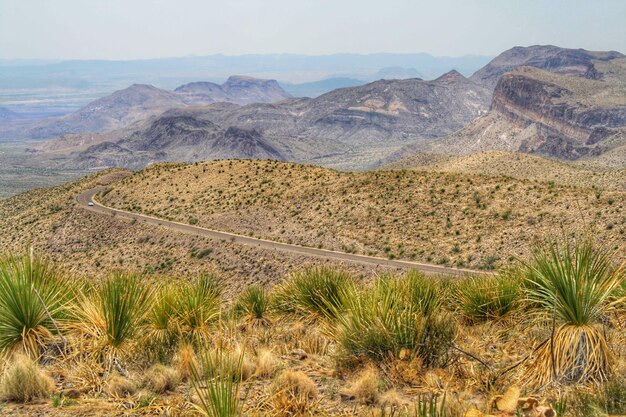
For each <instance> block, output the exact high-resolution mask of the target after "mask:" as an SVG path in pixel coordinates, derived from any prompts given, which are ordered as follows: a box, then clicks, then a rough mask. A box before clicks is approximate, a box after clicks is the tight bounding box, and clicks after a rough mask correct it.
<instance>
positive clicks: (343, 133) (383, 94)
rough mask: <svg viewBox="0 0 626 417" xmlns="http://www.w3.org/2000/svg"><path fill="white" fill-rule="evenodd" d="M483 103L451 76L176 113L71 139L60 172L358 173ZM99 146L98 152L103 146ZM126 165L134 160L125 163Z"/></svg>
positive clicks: (480, 109)
mask: <svg viewBox="0 0 626 417" xmlns="http://www.w3.org/2000/svg"><path fill="white" fill-rule="evenodd" d="M489 98H490V93H489V90H488V89H486V88H485V87H482V86H480V85H478V84H476V83H474V82H472V81H471V80H469V79H467V78H465V77H463V76H462V75H461V74H460V73H458V72H456V71H451V72H449V73H447V74H444V75H443V76H441V77H439V78H437V79H436V80H433V81H424V80H420V79H407V80H380V81H376V82H373V83H370V84H367V85H364V86H358V87H351V88H342V89H338V90H334V91H332V92H330V93H327V94H323V95H321V96H319V97H317V98H314V99H306V98H304V99H302V98H301V99H286V100H283V101H280V102H276V103H272V104H264V103H256V104H250V105H246V106H237V105H235V104H229V103H217V104H213V105H209V106H205V107H189V108H179V109H176V110H172V111H169V112H167V113H164V114H162V115H161V116H158V117H156V118H154V119H152V120H149V121H146V122H144V123H143V124H142V126H141V127H139V128H132V129H126V130H121V131H119V132H117V133H115V132H111V133H110V134H107V135H102V136H93V135H90V137H89V139H88V140H85V139H82V137H80V136H79V137H78V138H73V140H74V143H77V144H80V145H79V146H77V147H76V148H75V149H73V150H72V149H71V147H68V140H64V141H63V142H62V144H58V143H57V144H54V142H55V141H59V140H61V139H57V140H55V141H52V142H53V143H50V142H48V143H46V144H44V145H42V146H41V147H39V151H40V152H48V151H49V150H50V149H57V150H58V149H60V147H63V150H64V152H74V153H73V155H72V157H71V158H70V160H69V161H67V164H66V166H80V167H93V166H100V165H99V164H103V165H107V166H111V165H114V166H126V167H131V168H137V167H140V166H144V165H145V164H147V163H151V162H156V161H196V160H202V159H216V158H224V157H229V158H272V159H284V160H290V161H300V162H311V163H316V164H321V165H326V166H332V167H339V168H350V169H363V168H366V167H368V166H371V165H372V164H373V163H375V161H377V160H378V159H380V158H381V157H384V156H385V155H388V154H389V153H391V152H393V151H395V150H397V149H398V148H400V147H401V146H403V145H406V144H407V143H411V142H415V141H423V140H426V139H429V138H435V137H441V136H445V135H448V134H450V133H452V132H454V131H456V130H458V129H460V128H461V127H463V126H464V125H466V124H467V123H468V122H470V121H471V120H473V119H474V118H476V117H478V116H480V115H483V114H485V113H486V112H487V109H488V107H487V106H488V103H489ZM103 143H106V145H103ZM131 155H135V159H132V157H131Z"/></svg>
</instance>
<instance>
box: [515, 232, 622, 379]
mask: <svg viewBox="0 0 626 417" xmlns="http://www.w3.org/2000/svg"><path fill="white" fill-rule="evenodd" d="M605 249H606V248H601V247H596V246H595V245H594V243H593V241H592V240H590V239H584V240H581V241H579V242H576V243H575V244H569V242H557V241H552V242H550V243H548V244H547V245H545V246H542V247H539V248H537V249H535V251H534V254H533V258H532V260H531V262H529V263H528V264H527V268H528V297H529V300H530V301H531V302H532V303H534V305H535V306H536V307H537V309H538V311H539V312H540V313H541V314H542V316H543V317H544V318H547V319H548V320H552V321H553V322H554V324H555V326H554V331H553V335H552V336H551V337H550V339H548V340H546V342H545V343H544V344H543V345H542V346H541V347H540V348H539V349H538V351H537V355H536V361H535V363H534V366H532V367H531V368H529V372H530V376H531V378H532V379H531V380H532V381H534V382H536V383H538V384H544V383H547V382H549V381H552V380H560V381H563V382H568V383H572V382H583V381H588V380H592V381H604V380H606V379H607V377H608V376H609V374H610V373H611V364H612V352H611V350H610V349H609V346H608V343H607V340H606V338H605V334H604V331H603V329H602V328H601V322H602V320H603V319H604V318H605V317H606V316H607V314H608V313H609V312H610V311H611V310H612V309H613V308H614V306H615V301H614V300H613V295H614V293H615V291H616V289H617V288H619V286H620V285H621V284H622V282H623V281H624V279H625V273H624V272H625V271H624V268H623V266H616V265H614V263H613V259H614V256H613V255H614V254H613V253H612V252H610V251H608V250H605ZM612 300H613V301H612Z"/></svg>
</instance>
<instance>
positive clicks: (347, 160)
mask: <svg viewBox="0 0 626 417" xmlns="http://www.w3.org/2000/svg"><path fill="white" fill-rule="evenodd" d="M416 71H417V70H415V69H412V68H411V67H408V66H407V67H402V66H396V67H383V69H382V70H381V71H380V72H379V73H378V75H379V76H385V75H393V76H397V77H399V78H402V77H404V76H412V75H418V73H417V72H416ZM419 71H420V72H421V71H422V69H421V68H420V70H419ZM419 75H421V74H419ZM333 82H337V83H338V85H341V84H343V83H347V84H350V83H354V84H357V85H355V86H352V87H348V88H337V89H335V90H333V91H330V92H328V93H324V94H321V95H319V96H317V97H315V98H301V97H300V98H298V97H291V94H289V92H287V91H286V90H285V89H284V88H282V87H281V85H280V84H279V83H278V82H276V81H274V80H262V79H256V78H253V77H249V76H231V77H229V78H228V80H227V81H226V82H225V83H223V84H216V83H213V82H209V81H199V82H192V83H187V84H184V85H181V86H179V87H177V88H175V89H174V90H172V91H169V90H163V89H159V88H156V87H154V86H149V85H132V86H130V87H128V88H126V89H123V90H120V91H116V92H115V93H113V94H111V95H110V96H107V97H103V98H101V99H99V100H96V101H94V102H92V103H90V104H88V105H87V106H85V107H83V108H81V109H80V110H78V111H77V112H74V113H71V114H69V115H66V116H63V117H60V118H51V119H45V120H41V121H37V122H35V123H33V122H32V121H28V120H26V121H24V120H15V119H14V117H15V115H14V114H13V113H12V112H10V111H8V112H4V113H2V114H6V116H4V117H5V118H7V120H9V121H8V122H6V123H3V125H2V127H0V130H3V131H4V133H3V134H4V137H5V138H8V137H12V138H15V137H16V135H22V137H27V138H31V139H32V138H35V139H43V138H50V139H51V140H48V141H45V142H43V143H40V144H38V145H35V146H32V145H31V146H30V152H31V155H30V159H31V161H33V164H39V165H38V166H46V167H54V168H55V169H57V168H58V169H79V170H84V169H99V168H103V167H110V166H116V167H126V168H133V169H139V168H143V167H145V166H146V165H149V164H151V163H154V162H162V161H180V162H185V161H186V162H188V161H200V160H212V159H225V158H239V159H241V158H245V159H277V160H285V161H293V162H299V163H311V164H316V165H322V166H326V167H331V168H338V169H348V170H355V169H356V170H363V169H370V168H375V167H379V166H382V165H385V164H390V163H391V165H388V166H391V167H403V168H411V167H412V166H413V165H416V166H422V167H424V166H425V165H424V158H423V157H422V156H419V155H426V154H427V155H444V156H446V158H447V157H450V156H455V155H470V154H475V153H480V152H485V151H492V150H497V151H504V152H523V153H532V154H536V155H539V156H543V157H549V158H557V159H561V160H564V161H579V162H582V161H584V163H585V164H587V165H588V166H589V164H591V165H593V166H595V167H596V168H599V169H606V168H617V169H620V168H623V167H624V165H625V160H626V134H625V132H626V87H625V85H626V58H625V57H624V55H622V54H621V53H619V52H614V51H608V52H591V51H585V50H580V49H577V50H574V49H564V48H558V47H555V46H532V47H528V48H522V47H515V48H512V49H510V50H508V51H505V52H503V53H502V54H501V55H499V56H498V57H496V58H495V59H493V60H492V61H491V62H489V63H488V64H487V65H486V66H485V67H483V68H481V69H479V70H478V71H476V72H475V73H474V74H473V75H472V76H471V77H469V78H466V77H465V76H463V75H462V74H461V73H459V72H458V71H456V70H451V71H448V72H446V73H444V75H441V76H439V77H437V78H435V79H433V80H424V79H421V78H419V77H413V78H407V79H381V80H377V81H374V82H371V83H368V84H365V85H360V84H359V80H356V79H350V78H347V79H341V80H339V81H337V80H335V81H332V80H326V81H320V82H319V83H320V85H318V86H317V88H327V87H328V86H329V85H332V83H333ZM325 83H326V87H323V86H322V85H324V84H325ZM314 84H315V83H312V84H311V85H310V86H309V87H310V88H316V87H315V86H314ZM416 155H418V156H416ZM431 160H432V161H437V160H439V157H433V158H432V159H431ZM482 160H483V161H486V160H493V158H491V159H489V158H483V159H482ZM395 161H398V162H395ZM416 161H417V164H415V162H416ZM468 164H469V163H468ZM455 166H457V167H458V163H457V164H456V165H455ZM469 166H475V165H472V164H469ZM596 168H594V169H596ZM468 169H470V170H471V169H473V168H468ZM555 169H560V168H558V167H556V166H555ZM620 172H622V171H620ZM607 178H608V177H607Z"/></svg>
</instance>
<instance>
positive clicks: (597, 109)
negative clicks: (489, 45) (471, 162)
mask: <svg viewBox="0 0 626 417" xmlns="http://www.w3.org/2000/svg"><path fill="white" fill-rule="evenodd" d="M592 64H593V66H594V68H595V69H596V71H597V76H596V78H597V79H587V78H580V77H577V76H574V75H564V74H558V73H553V72H549V71H544V70H540V69H537V68H532V67H522V68H518V69H517V70H515V71H512V72H509V73H507V74H505V75H503V76H502V77H501V78H500V81H499V82H498V84H497V86H496V89H495V91H494V94H493V100H492V103H491V110H490V112H489V114H488V115H486V116H484V117H481V118H478V119H476V120H474V121H472V122H471V123H470V124H469V125H467V126H466V127H465V128H463V129H461V130H460V131H458V132H456V133H454V134H453V135H450V136H449V137H447V138H445V139H442V140H438V141H431V142H429V143H427V144H418V145H415V146H411V147H407V148H405V149H403V150H401V151H399V152H398V153H397V154H396V155H395V158H396V159H399V158H401V157H405V156H407V155H410V154H411V153H414V152H427V153H439V154H448V155H468V154H471V153H474V152H481V151H486V150H503V151H509V152H526V153H534V154H539V155H544V156H549V157H556V158H560V159H564V160H589V161H598V160H599V159H600V158H602V160H603V161H604V162H603V164H604V165H606V166H613V167H623V166H624V165H625V164H626V158H624V156H626V152H624V151H625V149H626V147H625V145H626V59H615V60H610V61H593V62H592Z"/></svg>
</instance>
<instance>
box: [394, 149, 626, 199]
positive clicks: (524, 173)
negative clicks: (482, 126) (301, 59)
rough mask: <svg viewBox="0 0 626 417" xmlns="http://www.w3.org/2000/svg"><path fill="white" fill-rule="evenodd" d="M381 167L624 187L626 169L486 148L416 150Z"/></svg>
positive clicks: (610, 187) (562, 183)
mask: <svg viewBox="0 0 626 417" xmlns="http://www.w3.org/2000/svg"><path fill="white" fill-rule="evenodd" d="M384 169H395V170H398V169H411V170H417V171H437V172H454V173H460V174H463V173H465V174H474V175H488V176H509V177H513V178H517V179H526V180H532V181H542V182H553V183H556V184H560V185H569V186H578V187H585V188H598V189H600V190H614V191H626V169H599V168H598V167H592V166H587V165H585V164H581V163H576V164H573V163H568V162H565V161H558V160H554V159H549V158H542V157H539V156H536V155H529V154H525V153H511V152H503V151H485V152H478V153H475V154H471V155H464V156H458V157H455V156H449V155H437V154H423V153H415V154H410V155H408V156H406V157H405V158H402V159H399V160H397V161H394V162H392V163H390V164H388V165H385V166H384Z"/></svg>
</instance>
